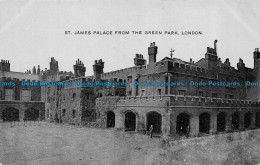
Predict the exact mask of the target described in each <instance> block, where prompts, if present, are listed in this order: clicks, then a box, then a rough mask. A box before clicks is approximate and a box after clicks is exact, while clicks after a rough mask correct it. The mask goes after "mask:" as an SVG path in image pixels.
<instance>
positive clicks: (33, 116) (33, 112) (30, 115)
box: [24, 108, 39, 121]
mask: <svg viewBox="0 0 260 165" xmlns="http://www.w3.org/2000/svg"><path fill="white" fill-rule="evenodd" d="M38 118H39V110H37V109H35V108H30V109H27V110H26V111H25V112H24V119H25V120H33V121H35V120H38Z"/></svg>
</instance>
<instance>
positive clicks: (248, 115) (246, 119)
mask: <svg viewBox="0 0 260 165" xmlns="http://www.w3.org/2000/svg"><path fill="white" fill-rule="evenodd" d="M250 124H251V112H247V113H245V115H244V128H245V129H246V128H249V127H250Z"/></svg>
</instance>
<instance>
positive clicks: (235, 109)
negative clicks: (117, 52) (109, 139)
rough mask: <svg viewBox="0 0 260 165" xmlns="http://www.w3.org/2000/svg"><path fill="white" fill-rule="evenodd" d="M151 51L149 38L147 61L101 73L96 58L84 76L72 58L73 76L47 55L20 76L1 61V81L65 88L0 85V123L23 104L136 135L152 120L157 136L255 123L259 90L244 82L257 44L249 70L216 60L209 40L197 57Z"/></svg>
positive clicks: (54, 117)
mask: <svg viewBox="0 0 260 165" xmlns="http://www.w3.org/2000/svg"><path fill="white" fill-rule="evenodd" d="M157 54H158V47H157V46H156V44H155V43H154V42H153V43H151V44H150V46H149V47H148V58H147V59H148V61H147V60H146V59H145V58H144V55H142V54H136V56H135V57H134V66H133V67H130V68H125V69H121V70H116V71H112V72H104V67H105V62H104V61H102V59H100V60H96V61H95V62H94V64H93V75H92V76H86V75H85V71H86V68H85V66H84V63H83V62H82V61H80V60H79V59H78V60H77V61H76V63H75V65H74V66H73V69H74V73H72V72H63V71H59V66H58V61H56V60H55V59H54V58H51V62H50V69H47V68H46V69H45V71H37V73H36V71H35V70H34V69H33V73H25V74H24V73H19V74H18V73H16V72H10V67H9V69H8V65H10V64H9V62H3V64H2V63H1V65H0V69H1V72H0V74H2V75H3V76H2V77H4V78H5V79H9V77H11V78H12V76H13V79H12V80H14V81H18V82H20V81H22V80H23V79H25V80H26V81H45V82H60V83H63V84H68V85H61V86H58V85H57V86H41V87H16V86H15V87H1V86H0V92H1V102H2V104H6V105H8V106H4V107H3V108H1V109H0V110H1V111H2V112H1V113H0V114H1V115H2V120H3V119H4V120H6V117H5V116H6V111H7V110H4V109H6V108H16V109H18V108H19V107H12V105H14V103H16V104H18V105H21V106H22V105H24V104H26V105H27V104H28V105H29V103H30V106H27V107H26V108H31V107H33V108H34V109H39V108H38V107H36V108H35V106H33V105H31V104H33V103H36V102H37V104H39V105H41V106H42V105H43V107H44V108H45V111H40V114H42V112H43V113H44V114H42V115H40V116H41V118H45V120H47V121H50V122H59V123H70V124H76V125H83V126H89V127H101V128H104V129H106V128H115V129H118V130H122V131H132V132H139V133H145V132H146V131H147V130H148V129H149V128H150V126H151V125H153V127H154V133H155V134H157V135H159V136H172V137H177V136H201V135H207V134H216V133H225V132H231V131H240V130H245V129H255V128H260V103H259V101H260V87H259V86H257V85H255V86H248V85H247V83H248V82H258V81H259V80H260V52H259V49H258V48H256V49H255V50H254V52H253V58H254V68H248V67H246V66H245V64H244V62H243V60H242V59H239V61H238V63H237V68H235V67H233V66H231V65H230V62H229V59H228V58H227V59H225V61H224V62H222V61H221V59H220V58H219V57H218V54H217V41H215V42H214V47H213V48H211V47H207V49H206V53H205V57H204V58H201V59H200V60H199V61H197V62H194V61H193V60H192V59H190V61H183V60H181V59H177V58H172V57H171V58H170V57H164V58H162V59H161V60H157V59H158V58H157ZM38 73H39V74H38ZM79 82H80V83H79ZM136 82H139V83H140V84H139V85H137V84H136ZM190 82H195V83H194V84H195V85H191V83H190ZM209 82H211V83H212V84H211V85H208V84H207V83H209ZM142 83H143V84H142ZM149 83H150V84H149ZM79 84H80V85H79ZM82 84H85V85H82ZM86 84H87V85H86ZM91 84H92V85H91ZM96 84H98V85H96ZM100 84H102V85H100ZM104 84H114V85H104ZM118 84H124V85H118ZM125 84H127V85H125ZM158 84H159V85H158ZM169 84H172V85H169ZM205 84H206V85H205ZM35 95H36V96H35ZM39 95H40V96H39ZM26 108H22V109H23V110H19V117H17V118H18V119H20V120H21V119H24V118H26V117H25V116H26V115H25V110H24V109H26ZM10 111H11V110H10ZM7 116H8V115H7ZM36 116H37V115H36ZM0 117H1V116H0ZM18 119H17V120H18Z"/></svg>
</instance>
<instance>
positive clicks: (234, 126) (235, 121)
mask: <svg viewBox="0 0 260 165" xmlns="http://www.w3.org/2000/svg"><path fill="white" fill-rule="evenodd" d="M239 121H240V114H239V112H235V113H234V114H233V115H232V129H233V130H237V129H239Z"/></svg>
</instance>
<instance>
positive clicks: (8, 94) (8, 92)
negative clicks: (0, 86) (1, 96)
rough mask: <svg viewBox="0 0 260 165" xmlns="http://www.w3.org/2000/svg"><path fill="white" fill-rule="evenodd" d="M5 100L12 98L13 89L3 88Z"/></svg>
mask: <svg viewBox="0 0 260 165" xmlns="http://www.w3.org/2000/svg"><path fill="white" fill-rule="evenodd" d="M5 100H13V90H12V89H5Z"/></svg>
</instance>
